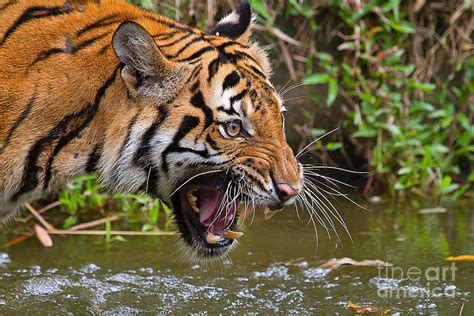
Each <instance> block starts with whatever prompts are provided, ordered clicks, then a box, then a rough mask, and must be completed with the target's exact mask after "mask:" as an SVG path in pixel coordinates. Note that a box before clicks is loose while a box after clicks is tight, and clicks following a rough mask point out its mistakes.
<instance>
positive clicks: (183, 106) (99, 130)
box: [0, 0, 303, 256]
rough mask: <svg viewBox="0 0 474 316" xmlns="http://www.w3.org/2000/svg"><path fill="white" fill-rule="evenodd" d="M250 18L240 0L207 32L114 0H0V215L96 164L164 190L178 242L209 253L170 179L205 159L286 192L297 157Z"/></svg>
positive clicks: (294, 187)
mask: <svg viewBox="0 0 474 316" xmlns="http://www.w3.org/2000/svg"><path fill="white" fill-rule="evenodd" d="M251 27H252V16H251V12H250V6H249V5H248V4H247V3H243V4H242V5H241V6H240V7H239V8H238V9H237V10H236V11H235V12H233V13H231V14H230V15H228V16H227V17H225V18H223V19H222V20H221V21H220V22H219V23H218V24H217V25H216V27H215V28H214V29H213V30H212V32H210V33H205V32H202V31H200V30H199V29H196V28H192V27H188V26H186V25H183V24H180V23H177V22H175V21H173V20H170V19H167V18H165V17H163V16H160V15H157V14H153V13H151V12H147V11H144V10H142V9H139V8H137V7H135V6H133V5H131V4H128V3H126V1H120V0H94V1H92V0H91V1H87V0H68V1H66V0H0V222H2V221H3V222H5V221H6V220H7V219H8V218H12V217H13V216H14V214H15V211H16V210H17V209H18V207H19V206H20V205H22V204H23V203H25V202H27V201H31V200H32V199H35V198H38V197H42V196H43V195H44V194H45V193H47V192H48V191H51V190H53V189H55V188H57V187H58V186H60V185H62V184H64V183H65V182H67V181H70V180H71V179H74V178H75V177H77V176H79V175H82V174H84V173H88V172H97V173H98V174H99V175H100V179H101V180H102V181H103V182H104V183H106V184H107V185H109V186H110V187H111V188H112V189H114V190H116V191H132V192H136V191H146V192H148V193H150V194H152V195H154V196H157V197H160V198H161V199H163V200H164V201H165V202H166V203H169V204H172V207H173V208H174V209H175V214H176V219H177V224H178V227H179V229H180V231H181V233H182V235H183V238H184V240H185V242H186V244H188V245H189V246H191V247H192V248H195V250H197V251H198V253H199V254H201V255H204V256H211V255H213V254H222V253H224V252H225V250H226V249H227V248H226V247H227V246H228V243H226V244H225V245H224V244H222V245H221V244H217V245H216V244H213V241H212V240H211V243H207V242H206V241H205V237H203V234H205V233H203V232H202V231H201V230H202V228H203V227H204V228H207V230H208V231H209V227H211V226H212V225H211V226H206V225H207V224H206V225H204V226H203V227H201V226H199V224H195V222H193V221H195V220H194V219H190V218H189V215H186V214H184V215H183V213H184V211H183V210H182V209H180V208H182V207H180V206H179V204H180V202H179V201H177V200H178V199H177V198H176V199H175V200H174V196H177V195H179V192H178V194H174V195H172V193H174V191H175V190H177V189H179V186H180V185H182V184H183V183H185V181H187V180H188V179H190V178H192V177H193V176H197V175H198V173H202V172H207V171H211V172H212V171H216V173H210V175H208V176H207V177H206V176H204V177H203V179H207V180H202V181H204V182H205V183H204V184H205V185H206V186H209V187H212V188H214V189H215V190H222V191H224V190H225V189H226V188H227V189H228V188H229V186H231V185H232V186H235V187H239V188H240V193H239V194H240V195H241V196H247V198H249V199H251V200H252V202H253V203H256V204H260V205H262V204H265V205H269V206H271V207H273V208H279V207H281V206H283V205H286V204H288V203H291V202H292V201H293V200H294V196H296V195H297V194H298V193H299V192H300V191H301V188H302V185H303V184H302V183H303V180H302V172H301V167H300V165H299V164H298V163H297V161H296V160H295V158H294V155H293V152H292V150H291V149H290V148H289V147H288V145H287V143H286V140H285V135H284V122H283V116H282V112H283V111H284V108H283V105H282V101H281V99H280V97H279V95H278V93H277V92H276V91H275V89H274V88H273V86H272V84H271V83H270V81H269V75H270V74H269V72H270V69H269V68H270V67H269V63H268V61H267V57H266V55H265V53H264V52H263V51H262V50H261V49H260V48H259V47H258V46H257V45H256V44H254V43H252V42H251V41H250V40H249V36H250V32H251ZM219 170H222V171H223V172H222V175H219V172H218V171H219ZM198 179H199V177H198V176H197V177H196V180H198ZM209 179H210V180H209ZM206 181H207V182H206ZM213 181H214V182H215V181H222V183H224V189H222V185H220V184H219V185H217V184H212V183H213ZM196 185H197V186H198V187H199V185H202V184H201V183H199V181H197V184H196ZM225 186H227V187H225ZM206 188H207V187H206ZM206 190H210V189H206ZM193 192H195V191H193ZM206 192H207V191H205V192H204V191H203V192H201V193H199V194H205V193H206ZM207 193H208V194H217V193H215V192H211V193H209V192H207ZM205 198H206V197H205V196H204V195H202V196H201V197H199V199H202V201H204V199H205ZM239 199H245V197H239ZM202 201H201V202H200V203H201V204H203V202H202ZM226 212H228V211H226ZM218 221H219V220H218ZM196 225H197V226H196ZM214 225H215V226H216V227H217V225H216V224H214ZM198 226H199V227H198ZM217 233H222V232H221V231H220V230H216V234H217ZM201 237H202V238H204V239H203V240H201V239H202V238H201ZM199 238H201V239H199ZM219 245H220V246H222V247H220V246H219ZM199 247H201V248H202V249H204V250H202V251H201V250H199V249H201V248H199ZM198 248H199V249H198ZM221 248H222V250H216V249H221Z"/></svg>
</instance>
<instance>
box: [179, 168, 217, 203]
mask: <svg viewBox="0 0 474 316" xmlns="http://www.w3.org/2000/svg"><path fill="white" fill-rule="evenodd" d="M217 172H223V170H210V171H204V172H201V173H198V174H196V175H194V176H192V177H191V178H189V179H188V180H186V181H184V183H183V184H181V185H180V186H179V187H177V188H176V189H175V190H174V191H173V192H172V193H171V194H170V197H171V196H173V195H174V194H175V193H176V192H178V191H179V189H181V188H182V187H184V186H185V185H186V184H187V183H189V181H191V180H193V179H195V178H197V177H200V176H203V175H205V174H210V173H217Z"/></svg>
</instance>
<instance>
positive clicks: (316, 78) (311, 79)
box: [303, 74, 331, 84]
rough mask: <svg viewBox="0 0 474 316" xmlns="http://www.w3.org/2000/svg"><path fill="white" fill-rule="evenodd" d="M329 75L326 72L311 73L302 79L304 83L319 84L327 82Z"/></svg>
mask: <svg viewBox="0 0 474 316" xmlns="http://www.w3.org/2000/svg"><path fill="white" fill-rule="evenodd" d="M330 78H331V77H330V76H329V75H328V74H312V75H310V76H308V77H306V78H304V79H303V83H304V84H321V83H328V82H329V80H330Z"/></svg>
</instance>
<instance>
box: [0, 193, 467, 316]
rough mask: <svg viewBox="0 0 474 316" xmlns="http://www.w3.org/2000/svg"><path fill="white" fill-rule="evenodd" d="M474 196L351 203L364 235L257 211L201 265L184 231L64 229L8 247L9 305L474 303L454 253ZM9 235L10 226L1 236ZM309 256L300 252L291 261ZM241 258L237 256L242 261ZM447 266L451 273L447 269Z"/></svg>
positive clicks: (273, 308)
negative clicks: (440, 201)
mask: <svg viewBox="0 0 474 316" xmlns="http://www.w3.org/2000/svg"><path fill="white" fill-rule="evenodd" d="M471 204H472V203H468V202H465V203H459V204H453V205H447V206H446V208H447V209H448V212H447V213H445V214H418V212H417V210H416V209H414V208H413V207H412V206H408V205H404V206H390V205H383V204H380V205H377V206H371V208H372V209H373V211H371V212H367V211H364V210H360V209H357V208H355V207H353V206H350V205H343V206H342V207H341V208H342V209H344V211H343V212H342V215H343V218H344V219H345V221H346V223H347V225H348V227H349V228H350V231H351V234H352V239H353V241H352V242H351V241H350V239H349V238H348V237H347V235H344V234H343V233H342V231H343V230H342V228H341V230H340V237H341V241H339V240H337V238H335V237H334V235H332V236H331V238H329V237H328V236H327V235H324V234H323V232H324V230H323V229H320V236H319V237H320V238H319V244H318V249H317V250H316V240H315V236H314V232H313V230H312V229H313V228H312V225H306V219H305V218H303V219H302V220H303V222H300V220H299V219H298V218H297V216H296V215H295V212H293V211H292V210H288V211H287V212H286V213H282V214H278V215H277V216H275V217H273V218H272V220H271V221H263V220H262V219H261V217H263V216H257V218H256V220H255V221H254V223H253V224H252V226H251V227H250V228H246V229H245V230H246V234H245V236H244V237H243V238H242V239H241V244H240V246H239V247H238V248H237V249H236V250H235V251H234V252H232V254H231V256H230V259H229V260H226V261H224V262H223V263H216V264H213V265H189V264H187V263H185V262H182V261H180V260H179V259H178V257H177V255H176V251H175V249H176V244H177V238H175V237H159V238H152V237H147V238H142V237H135V238H134V237H129V238H128V239H127V240H128V241H127V242H114V243H111V244H106V243H105V242H104V240H103V238H100V237H69V238H56V244H55V247H54V248H50V249H45V248H42V247H40V246H39V245H38V243H37V242H36V241H35V240H29V241H27V242H25V243H23V244H21V245H19V246H17V247H15V248H12V249H10V250H8V251H7V252H3V253H2V252H0V314H13V313H28V314H31V313H45V312H50V313H57V314H64V313H66V312H73V313H80V314H83V313H85V312H88V313H93V314H99V313H100V314H117V313H118V314H139V313H143V312H155V313H156V312H158V311H161V312H175V313H176V312H213V313H215V312H229V313H230V312H243V311H247V312H262V313H274V312H285V313H288V312H303V311H306V312H321V311H324V312H328V313H342V312H344V311H346V304H347V302H348V300H352V301H353V302H354V303H357V304H360V305H372V306H377V307H382V308H384V309H388V308H390V309H391V311H392V313H398V312H409V313H420V314H423V313H425V314H433V315H437V314H440V315H443V314H453V313H459V311H460V309H461V307H462V306H463V304H464V310H463V314H464V315H471V314H472V313H474V305H473V302H472V300H473V298H472V291H473V290H474V282H473V278H474V264H472V263H467V262H466V263H456V265H455V269H454V272H453V271H452V270H449V269H452V266H451V264H450V263H447V262H445V261H444V258H445V257H446V256H448V255H461V254H474V211H473V210H472V205H471ZM0 239H1V238H0ZM300 257H302V258H303V259H301V260H299V261H296V264H291V265H285V264H284V263H285V262H288V261H290V260H291V259H296V258H300ZM340 257H351V258H353V259H356V260H363V259H380V260H384V261H388V262H391V263H392V264H393V265H394V267H392V268H377V267H349V266H346V267H341V268H339V269H337V270H334V271H330V270H328V269H321V268H318V266H319V265H320V264H321V263H323V262H325V261H327V260H329V259H331V258H340ZM230 260H231V261H230ZM443 269H444V275H443Z"/></svg>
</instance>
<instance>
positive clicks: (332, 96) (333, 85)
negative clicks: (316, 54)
mask: <svg viewBox="0 0 474 316" xmlns="http://www.w3.org/2000/svg"><path fill="white" fill-rule="evenodd" d="M337 91H338V85H337V80H336V78H332V77H331V78H329V81H328V98H327V100H326V106H328V107H329V106H331V105H332V104H333V103H334V101H335V100H336V97H337Z"/></svg>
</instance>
